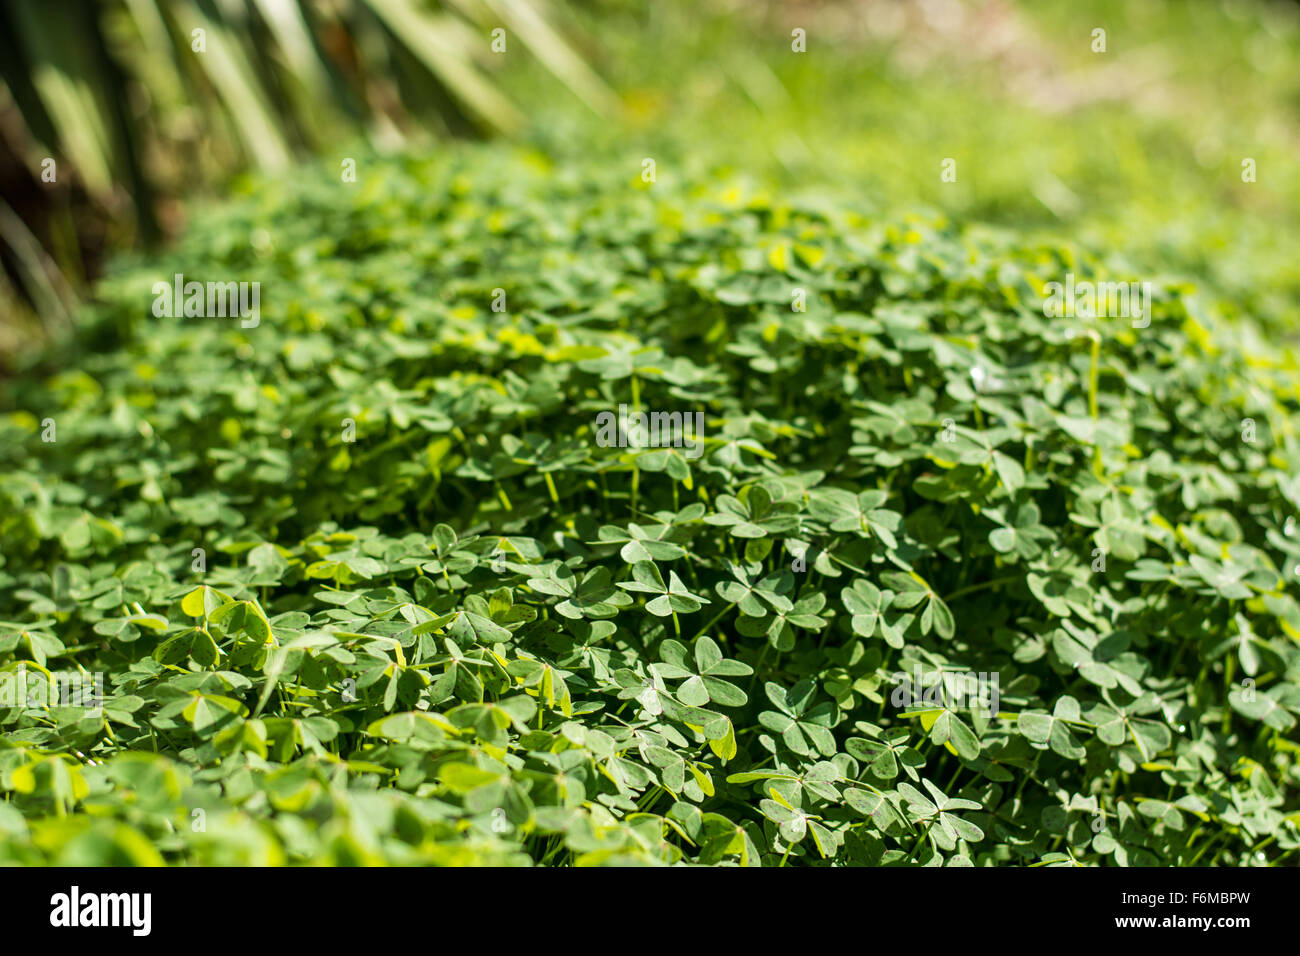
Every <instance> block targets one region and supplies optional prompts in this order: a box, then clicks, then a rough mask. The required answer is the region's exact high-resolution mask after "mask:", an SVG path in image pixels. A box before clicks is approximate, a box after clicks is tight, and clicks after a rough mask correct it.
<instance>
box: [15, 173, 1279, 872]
mask: <svg viewBox="0 0 1300 956" xmlns="http://www.w3.org/2000/svg"><path fill="white" fill-rule="evenodd" d="M359 169H360V171H361V174H360V176H359V178H360V183H359V184H358V185H356V186H348V185H343V184H340V183H339V182H338V181H337V179H338V177H337V174H336V173H335V172H334V171H333V170H330V169H327V170H326V171H325V172H324V173H323V174H321V175H320V176H315V175H308V174H302V175H300V176H299V177H298V178H296V179H295V180H294V181H293V182H291V183H279V184H273V185H268V186H264V187H259V188H257V189H256V190H255V191H253V192H252V194H251V195H249V196H247V197H246V198H243V199H240V200H239V201H236V202H234V203H233V204H230V205H227V206H223V207H220V208H215V209H212V210H209V211H208V212H206V213H205V214H203V215H201V216H199V217H198V218H197V219H196V221H195V222H194V224H193V228H192V230H191V231H190V233H189V235H188V238H187V239H186V240H185V242H184V243H183V244H182V245H181V246H180V247H179V248H178V249H176V250H175V251H174V253H173V254H171V255H170V256H169V257H168V259H167V260H166V261H164V262H160V263H151V264H150V265H149V266H148V267H143V266H136V267H132V266H124V267H122V268H121V269H119V271H118V272H117V273H116V274H115V275H114V276H113V277H112V278H111V279H110V280H109V281H107V282H105V283H104V284H103V285H102V286H101V288H100V297H101V299H102V304H101V306H99V307H98V312H97V316H98V324H97V326H96V327H95V328H94V329H93V330H92V331H91V332H88V337H89V336H96V337H97V339H95V341H97V343H98V345H97V348H98V351H97V352H96V354H87V355H81V356H76V357H75V360H73V359H69V358H68V357H66V356H62V357H59V356H51V359H50V360H51V362H54V361H61V362H63V364H64V366H65V368H66V371H64V372H62V373H61V374H56V375H54V376H52V377H49V378H48V379H45V380H43V381H40V380H37V378H36V377H34V376H33V377H29V378H26V379H23V380H19V381H15V382H11V383H8V385H7V386H6V391H7V393H8V395H7V400H6V401H7V404H12V406H13V407H15V408H17V409H19V410H18V411H16V412H15V413H14V414H11V415H9V416H8V417H7V418H5V419H4V420H3V434H2V435H0V513H2V517H0V546H2V548H3V555H4V562H5V563H4V567H3V569H2V574H3V581H0V583H2V584H3V585H5V586H6V592H5V594H4V597H3V598H2V599H0V601H2V603H0V617H3V618H4V619H5V620H6V622H7V623H4V624H3V625H0V655H3V656H2V657H0V660H2V661H3V662H4V664H3V666H4V667H5V668H6V669H7V670H8V671H9V672H13V671H14V669H15V668H16V667H17V666H18V662H20V661H22V662H25V663H24V664H23V666H24V667H25V668H27V669H28V670H29V672H30V671H32V670H34V669H35V667H36V665H38V664H39V665H40V666H42V667H45V668H49V669H50V670H55V671H68V670H72V669H75V668H78V667H80V668H84V669H85V670H86V671H90V672H94V671H102V672H103V673H104V674H105V679H106V690H107V699H106V702H105V705H104V708H103V713H102V715H89V716H88V715H87V714H86V713H85V711H83V710H77V709H75V708H62V707H53V708H43V707H39V706H37V707H20V706H9V707H4V708H0V722H2V723H3V730H4V740H3V749H0V790H3V792H4V794H5V797H6V802H5V803H0V831H3V832H4V833H5V839H4V840H3V841H0V846H2V847H3V849H2V850H0V854H3V856H4V858H5V859H8V860H14V861H24V862H41V861H50V862H96V863H100V862H150V861H157V860H159V859H162V860H166V861H169V862H182V861H183V862H201V863H255V862H272V863H281V862H307V861H314V862H336V863H353V862H367V863H368V862H384V861H387V862H395V863H408V862H433V863H449V864H450V863H457V864H459V863H528V862H530V861H531V862H536V863H545V864H571V863H579V864H592V863H628V862H644V863H660V862H663V863H669V862H677V861H687V862H698V863H726V864H736V863H739V864H757V863H763V864H777V863H786V864H793V863H801V864H819V863H824V862H833V863H837V864H930V865H939V864H945V865H963V864H975V865H987V864H1049V865H1050V864H1068V863H1071V862H1077V863H1083V864H1098V863H1101V864H1113V863H1121V864H1132V863H1162V864H1173V863H1177V864H1191V863H1199V864H1211V863H1216V864H1234V865H1236V864H1263V863H1275V862H1278V861H1280V860H1283V859H1292V860H1293V859H1294V853H1295V850H1296V847H1297V846H1298V845H1300V834H1298V833H1297V829H1296V819H1297V812H1298V807H1297V798H1296V794H1297V785H1298V784H1300V779H1298V775H1300V772H1298V771H1297V769H1296V767H1297V764H1296V759H1295V756H1296V744H1295V743H1294V740H1295V737H1296V733H1295V713H1296V712H1297V711H1300V652H1297V646H1296V640H1297V638H1298V637H1300V608H1298V607H1297V605H1296V602H1295V600H1294V598H1293V596H1292V593H1291V592H1292V589H1293V588H1294V583H1293V582H1294V580H1295V577H1296V571H1297V564H1298V562H1300V545H1298V544H1297V542H1296V539H1295V537H1294V535H1293V528H1294V520H1293V519H1292V515H1293V514H1294V512H1295V510H1296V508H1297V506H1298V505H1300V500H1298V497H1297V496H1298V495H1300V484H1297V482H1296V480H1295V479H1294V477H1293V475H1294V473H1295V470H1296V465H1297V461H1298V456H1297V450H1296V444H1295V443H1296V437H1295V426H1296V422H1297V418H1296V414H1295V412H1296V393H1295V382H1296V369H1295V366H1294V363H1293V362H1291V361H1290V359H1287V360H1286V361H1285V362H1283V361H1281V360H1278V359H1276V358H1268V357H1265V356H1260V355H1251V354H1247V349H1246V348H1245V347H1243V346H1241V345H1240V344H1239V342H1240V341H1242V340H1243V338H1242V336H1241V334H1240V332H1239V327H1238V326H1234V327H1231V328H1228V327H1223V326H1222V325H1221V323H1220V321H1219V320H1218V318H1217V317H1216V315H1215V313H1214V311H1213V310H1212V309H1211V308H1209V307H1208V306H1207V305H1206V304H1205V303H1204V302H1203V301H1201V300H1200V299H1198V297H1197V295H1196V294H1195V291H1194V290H1193V289H1191V288H1186V287H1172V286H1167V285H1161V284H1159V283H1157V284H1156V285H1155V298H1154V302H1153V316H1152V318H1151V322H1150V325H1149V327H1146V328H1135V327H1133V324H1132V323H1131V322H1130V321H1129V320H1127V319H1100V320H1084V319H1054V318H1047V317H1045V315H1044V312H1043V308H1042V295H1043V285H1044V283H1046V282H1049V281H1060V280H1062V279H1063V277H1064V275H1065V274H1066V273H1067V272H1075V273H1077V274H1078V276H1079V277H1080V278H1084V277H1088V278H1101V279H1123V280H1128V279H1133V278H1139V277H1134V276H1127V275H1121V276H1111V275H1107V274H1105V273H1104V270H1103V269H1102V267H1101V266H1100V265H1098V264H1096V263H1091V262H1087V261H1080V260H1079V259H1077V258H1076V253H1074V252H1072V251H1071V250H1069V249H1066V248H1049V247H1034V248H1019V247H1017V246H1016V245H1015V243H1014V242H1013V241H1011V240H1009V239H1006V238H1003V237H998V236H994V235H986V234H981V233H978V232H975V231H969V230H963V229H960V228H958V227H955V226H953V225H950V224H947V223H943V222H939V221H934V220H930V219H925V218H913V219H908V220H901V221H883V222H882V221H876V220H867V219H864V218H863V217H861V216H858V215H855V214H854V213H852V212H850V211H846V210H843V209H833V208H829V207H827V208H814V207H811V206H804V205H785V204H782V203H779V202H775V201H773V200H771V199H767V198H763V197H762V196H757V195H750V194H747V193H746V192H745V191H744V188H743V187H741V186H737V185H735V184H732V183H730V182H715V181H710V180H705V179H702V180H700V181H698V182H682V181H680V179H679V178H678V176H677V175H676V174H674V172H673V171H671V170H664V169H661V170H660V174H659V178H660V182H659V183H657V184H654V185H650V186H647V185H646V184H644V183H642V182H641V181H640V180H639V178H638V173H639V169H638V168H637V167H636V165H635V164H632V165H630V166H629V167H628V168H627V169H621V170H618V169H611V168H610V167H609V166H608V165H606V166H603V167H601V166H598V165H596V164H592V165H591V166H590V167H588V168H585V169H567V170H557V169H549V168H547V167H546V164H545V163H544V162H542V161H540V160H538V159H537V158H536V157H532V156H507V155H505V154H503V153H500V152H493V151H489V150H478V151H472V152H464V153H457V154H455V155H454V156H450V157H444V158H440V159H437V160H388V161H382V162H381V161H378V160H365V161H364V162H363V163H362V164H361V166H360V167H359ZM178 272H179V273H183V274H184V275H185V276H186V277H187V278H189V279H195V280H199V281H207V280H221V281H230V280H241V279H242V280H250V281H253V280H255V281H259V282H260V283H261V321H260V324H259V325H258V326H257V327H256V328H247V329H245V328H241V327H240V322H239V320H238V319H231V318H199V317H192V318H178V319H168V318H154V317H153V316H152V315H151V312H150V310H151V305H152V301H153V298H152V293H151V288H152V285H153V283H154V282H158V281H163V282H169V281H170V280H171V277H172V276H173V274H175V273H178ZM496 290H502V291H503V292H504V299H503V300H502V299H501V298H500V296H499V294H498V293H497V291H496ZM796 290H804V291H805V292H806V302H807V311H806V312H799V311H794V310H793V309H792V301H794V293H795V291H796ZM494 299H495V300H496V301H502V302H504V305H505V309H506V311H504V312H494V311H492V303H493V301H494ZM89 340H90V339H89V338H88V341H89ZM620 405H626V406H628V407H629V408H632V409H635V408H642V409H645V410H647V411H661V412H674V411H676V412H681V413H694V412H696V411H699V412H703V413H704V418H705V425H704V429H703V435H702V438H703V440H704V442H705V444H704V447H703V454H702V455H699V456H698V457H695V450H693V449H692V448H690V447H688V446H686V447H669V448H619V447H603V446H602V445H601V444H599V443H598V442H597V440H596V439H597V434H598V426H597V416H598V415H599V414H600V413H602V412H614V413H616V414H617V411H618V409H619V406H620ZM45 419H53V420H54V425H55V427H56V433H55V434H56V440H55V441H54V442H52V443H51V442H44V441H42V437H41V436H42V431H43V430H44V429H43V425H42V422H43V421H44V420H45ZM1246 419H1249V420H1250V423H1249V425H1247V424H1244V420H1246ZM349 422H350V423H352V425H353V426H354V427H355V441H346V440H345V439H346V438H347V437H349V432H348V427H349ZM1243 436H1245V437H1243ZM1247 439H1253V440H1247ZM197 548H201V549H203V555H202V556H203V557H204V558H205V562H206V567H205V569H204V570H195V568H196V566H198V567H202V565H200V564H199V563H198V559H197V558H196V557H195V552H194V549H197ZM972 673H973V674H997V675H998V682H999V688H1000V701H1001V703H1000V707H999V709H998V713H997V714H996V715H995V716H990V715H988V714H987V713H985V712H983V711H981V710H980V709H979V708H973V709H972V708H968V707H958V706H956V705H953V704H952V703H951V699H950V698H945V697H943V696H941V695H938V694H936V693H931V694H928V695H927V694H925V693H924V691H923V689H922V688H916V690H917V695H916V699H913V700H912V701H910V702H909V703H907V704H906V705H904V706H899V705H896V704H895V703H894V699H895V697H896V694H897V692H898V691H899V690H900V689H901V687H900V686H899V678H900V674H907V675H915V674H920V675H922V676H921V683H922V684H923V685H931V684H934V682H936V681H943V682H944V684H945V685H949V689H950V690H951V687H952V686H955V684H954V682H955V681H956V680H957V678H958V677H959V676H960V675H964V674H972ZM936 701H938V702H937V703H936ZM196 811H203V812H202V813H196ZM200 823H201V824H202V825H201V826H200Z"/></svg>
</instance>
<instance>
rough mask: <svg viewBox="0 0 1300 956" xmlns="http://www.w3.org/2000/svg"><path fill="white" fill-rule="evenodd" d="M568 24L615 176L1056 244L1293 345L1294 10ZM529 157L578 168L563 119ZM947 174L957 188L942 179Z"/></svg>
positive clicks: (1140, 9) (1097, 9)
mask: <svg viewBox="0 0 1300 956" xmlns="http://www.w3.org/2000/svg"><path fill="white" fill-rule="evenodd" d="M580 26H581V28H582V29H583V30H585V31H589V32H591V34H592V35H593V36H596V37H598V38H599V39H600V41H601V44H602V47H603V53H604V57H603V59H602V61H601V64H600V65H601V69H602V70H603V71H604V72H605V73H606V74H607V75H608V76H610V77H611V80H612V82H613V84H614V85H615V86H616V88H618V89H620V90H621V91H622V92H623V95H624V98H625V102H626V104H627V109H626V111H625V114H624V117H623V122H622V123H621V124H618V125H617V126H607V127H605V128H603V129H599V130H597V131H595V135H596V136H597V137H599V139H600V140H601V148H603V149H605V150H606V151H607V152H608V155H609V156H610V157H611V161H616V162H626V163H627V164H628V166H629V169H636V168H637V167H638V166H639V163H640V160H641V158H642V157H643V156H651V157H656V158H657V162H658V170H659V175H660V176H665V175H672V168H673V164H674V163H677V162H684V163H701V162H702V163H706V164H710V165H730V166H732V167H734V168H735V169H736V170H738V171H742V172H744V173H747V174H751V175H753V177H754V178H755V179H757V180H763V181H769V182H771V183H773V184H775V186H776V188H779V189H782V190H788V191H793V192H804V191H809V190H817V189H819V188H820V189H826V190H834V191H835V192H836V193H837V194H839V195H847V196H852V197H854V198H856V199H859V200H864V201H867V202H869V203H873V204H875V205H877V206H879V207H881V208H887V207H896V206H900V205H902V206H909V205H923V206H928V207H933V208H937V209H939V210H941V211H944V212H946V213H948V214H949V215H951V216H954V217H961V218H964V219H978V220H983V221H986V222H989V223H993V224H995V225H1000V226H1005V227H1008V228H1012V229H1015V230H1017V231H1018V232H1020V233H1022V234H1023V235H1024V236H1025V237H1026V239H1027V240H1028V241H1033V240H1034V239H1035V238H1036V237H1047V236H1051V237H1064V238H1067V239H1072V240H1074V241H1076V242H1078V243H1079V244H1080V245H1081V246H1083V247H1086V248H1089V249H1093V250H1101V251H1104V252H1105V254H1106V255H1108V256H1109V257H1111V258H1115V259H1120V260H1123V261H1126V262H1131V263H1132V264H1133V265H1134V266H1136V267H1141V268H1143V269H1144V270H1148V271H1156V272H1161V271H1168V272H1172V273H1177V274H1180V275H1187V276H1195V277H1199V278H1200V279H1201V280H1202V281H1205V282H1209V283H1210V284H1212V285H1213V286H1214V287H1215V288H1216V289H1217V290H1218V291H1220V292H1221V293H1222V294H1223V295H1224V296H1226V297H1227V298H1229V299H1231V300H1233V301H1234V302H1236V303H1237V304H1238V305H1239V306H1240V307H1241V308H1242V309H1243V310H1245V311H1248V312H1251V313H1253V314H1254V315H1255V316H1257V317H1258V318H1259V319H1260V320H1261V322H1263V323H1264V324H1265V325H1266V326H1269V327H1271V328H1273V329H1280V330H1284V331H1287V332H1288V333H1290V332H1294V331H1295V330H1300V309H1298V305H1300V257H1297V255H1296V242H1295V239H1296V223H1297V222H1300V175H1297V173H1298V172H1300V169H1298V164H1297V161H1296V158H1297V156H1300V69H1298V68H1297V66H1298V65H1300V6H1297V5H1295V4H1291V3H1261V2H1246V0H1236V2H1227V3H1210V2H1197V0H1176V2H1158V0H1124V2H1118V0H1116V2H1111V0H1099V2H1091V3H1087V4H1036V3H1010V2H1004V0H1000V2H979V0H970V2H964V3H957V2H927V3H920V2H918V3H907V4H901V3H890V2H879V0H874V2H857V0H854V2H842V3H827V4H817V5H813V4H766V5H764V4H758V5H754V4H731V3H718V2H712V3H704V4H691V5H685V4H676V3H669V4H659V5H655V6H654V7H653V9H652V10H650V11H649V12H645V11H642V10H640V9H638V8H637V7H635V6H634V5H630V4H620V3H605V4H601V5H599V7H598V8H596V9H594V10H589V11H588V16H587V18H586V19H584V20H582V21H581V22H580ZM796 27H800V28H803V29H804V30H806V31H807V52H806V53H803V54H798V53H794V52H792V51H791V48H790V43H791V31H792V30H793V29H794V28H796ZM1097 27H1100V28H1103V29H1105V30H1106V31H1107V33H1106V41H1107V49H1106V52H1105V53H1094V52H1093V51H1092V49H1091V46H1092V31H1093V29H1094V28H1097ZM520 95H521V96H524V97H525V98H526V97H527V92H526V90H523V89H521V90H520ZM533 106H534V115H544V113H545V104H544V103H542V102H536V103H535V104H533ZM531 135H532V136H533V137H534V139H535V141H536V142H538V143H539V145H541V146H542V147H543V148H545V149H546V150H547V151H548V152H553V153H559V154H561V155H563V153H564V152H565V150H566V149H569V148H573V147H574V146H575V144H582V145H581V146H580V147H577V148H580V149H582V150H584V151H585V150H588V149H590V148H591V147H590V145H589V144H590V140H591V134H590V133H587V132H584V131H583V129H582V124H581V123H567V124H566V123H565V122H564V119H563V118H562V117H561V118H558V119H556V118H554V117H548V119H547V120H546V121H545V122H543V123H539V124H537V125H536V126H535V127H534V129H533V130H532V131H531ZM948 157H951V158H954V159H956V161H957V174H958V178H957V182H955V183H944V182H941V180H940V164H941V162H942V161H943V159H945V158H948ZM1246 157H1250V158H1253V159H1254V160H1255V161H1256V164H1257V182H1255V183H1244V182H1242V179H1241V173H1242V167H1241V161H1242V160H1243V159H1244V158H1246Z"/></svg>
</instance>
